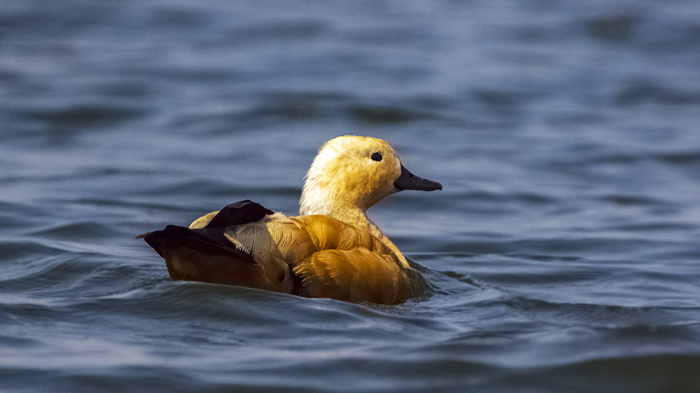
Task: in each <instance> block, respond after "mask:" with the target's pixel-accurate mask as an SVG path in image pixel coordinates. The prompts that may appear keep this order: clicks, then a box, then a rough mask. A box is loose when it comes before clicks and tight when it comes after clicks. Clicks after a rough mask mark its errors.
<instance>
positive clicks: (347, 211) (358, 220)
mask: <svg viewBox="0 0 700 393" xmlns="http://www.w3.org/2000/svg"><path fill="white" fill-rule="evenodd" d="M319 194H320V195H324V196H325V194H321V193H311V192H306V190H305V192H304V193H302V196H301V200H300V201H299V203H300V207H299V214H301V215H314V214H319V215H324V216H331V217H333V218H335V219H338V220H340V221H343V222H347V223H349V224H353V225H357V226H360V227H368V226H371V225H372V223H371V221H370V220H369V219H368V218H367V214H365V211H364V210H363V209H361V208H360V207H358V206H357V205H355V204H352V203H348V202H345V201H343V200H342V198H328V197H325V198H318V197H315V196H318V195H319Z"/></svg>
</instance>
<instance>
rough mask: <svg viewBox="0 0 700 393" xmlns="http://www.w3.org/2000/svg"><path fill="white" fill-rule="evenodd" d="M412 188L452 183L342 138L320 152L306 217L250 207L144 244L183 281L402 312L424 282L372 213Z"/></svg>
mask: <svg viewBox="0 0 700 393" xmlns="http://www.w3.org/2000/svg"><path fill="white" fill-rule="evenodd" d="M404 190H419V191H434V190H442V185H441V184H440V183H438V182H435V181H432V180H428V179H424V178H421V177H418V176H416V175H414V174H413V173H411V172H410V171H409V170H408V169H406V167H404V165H403V164H402V162H401V160H400V159H399V157H398V155H397V154H396V151H395V150H394V149H393V148H392V147H391V145H390V144H389V143H387V142H386V141H384V140H382V139H380V138H375V137H367V136H356V135H345V136H339V137H336V138H333V139H331V140H329V141H327V142H326V143H325V144H323V145H322V146H321V148H320V149H319V150H318V154H317V155H316V157H315V159H314V160H313V163H312V164H311V167H310V169H309V171H308V173H307V174H306V176H305V182H304V186H303V188H302V193H301V198H300V200H299V205H300V208H299V215H298V216H287V215H284V214H283V213H279V212H274V211H272V210H270V209H267V208H265V207H263V206H262V205H260V204H258V203H256V202H252V201H250V200H244V201H240V202H236V203H232V204H229V205H227V206H225V207H224V208H222V209H221V210H218V211H213V212H211V213H208V214H206V215H203V216H201V217H199V218H197V219H195V220H194V221H193V222H192V223H191V224H190V225H189V226H187V227H185V226H177V225H167V226H166V227H165V228H164V229H162V230H158V231H154V232H148V233H144V234H142V235H139V236H137V238H139V239H144V240H145V241H146V243H147V244H148V245H149V246H151V247H152V248H153V249H154V250H155V251H156V253H158V255H160V256H161V257H162V258H163V259H164V260H165V264H166V266H167V270H168V273H169V275H170V277H171V278H172V279H173V280H187V281H201V282H207V283H214V284H226V285H236V286H244V287H251V288H257V289H262V290H267V291H274V292H282V293H288V294H294V295H299V296H303V297H309V298H331V299H337V300H342V301H347V302H353V303H376V304H387V305H391V304H399V303H403V302H405V301H406V300H408V299H410V298H412V297H414V296H416V295H417V293H418V292H419V289H418V287H419V284H418V283H419V282H420V281H421V277H420V274H419V273H417V272H416V271H415V270H414V269H413V268H412V267H411V266H410V265H409V263H408V261H407V260H406V257H404V255H403V254H402V253H401V251H400V250H399V249H398V247H396V245H395V244H394V243H393V242H392V241H391V240H389V238H388V237H387V236H385V235H384V234H383V232H382V231H381V230H380V229H379V227H378V226H377V225H376V224H374V223H373V222H372V221H371V220H370V219H369V218H368V217H367V210H368V209H369V208H370V207H372V206H373V205H375V204H376V203H377V202H379V201H380V200H382V199H384V198H385V197H387V196H389V195H391V194H395V193H397V192H400V191H404Z"/></svg>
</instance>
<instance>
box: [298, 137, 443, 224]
mask: <svg viewBox="0 0 700 393" xmlns="http://www.w3.org/2000/svg"><path fill="white" fill-rule="evenodd" d="M441 189H442V185H441V184H440V183H437V182H434V181H431V180H427V179H423V178H420V177H418V176H415V175H414V174H413V173H411V172H410V171H409V170H408V169H406V168H405V167H404V166H403V165H402V164H401V160H400V159H399V157H398V156H397V155H396V152H395V151H394V149H393V148H392V147H391V146H390V145H389V144H388V143H386V142H385V141H383V140H381V139H379V138H372V137H364V136H354V135H346V136H340V137H337V138H334V139H331V140H330V141H328V142H326V143H325V144H324V145H323V146H322V147H321V149H320V150H319V152H318V155H317V156H316V158H315V159H314V162H313V164H311V168H310V169H309V172H308V173H307V174H306V182H305V183H304V190H303V192H302V195H301V200H300V201H299V202H300V204H301V208H300V209H299V212H300V213H301V214H327V215H331V216H336V217H337V216H338V215H339V214H340V215H342V211H341V212H339V211H338V210H348V209H359V210H360V211H362V212H364V211H366V210H367V209H369V208H370V207H371V206H372V205H374V204H375V203H377V202H379V201H380V200H381V199H382V198H384V197H385V196H387V195H390V194H393V193H395V192H399V191H401V190H421V191H433V190H441Z"/></svg>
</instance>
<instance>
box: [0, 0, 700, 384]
mask: <svg viewBox="0 0 700 393" xmlns="http://www.w3.org/2000/svg"><path fill="white" fill-rule="evenodd" d="M699 127H700V7H698V4H697V3H696V2H693V1H685V0H669V1H664V2H660V1H654V0H622V1H616V2H609V1H603V0H592V1H585V2H580V1H573V0H571V1H570V0H526V1H521V0H517V1H516V0H503V1H492V2H478V1H447V0H445V1H431V2H426V1H405V0H372V1H369V0H368V1H352V2H331V1H223V0H202V1H197V2H192V1H181V0H138V1H136V0H132V1H129V0H125V1H118V2H117V1H107V0H102V1H97V0H93V1H81V0H63V1H50V0H37V1H24V0H4V1H2V2H0V135H1V136H2V141H1V142H0V168H2V170H0V390H2V391H3V392H165V391H167V392H232V391H245V392H277V391H286V392H428V391H429V392H465V391H472V392H528V393H535V392H597V393H605V392H638V393H639V392H698V391H700V339H699V338H700V242H698V239H700V129H699ZM343 134H360V135H372V136H377V137H381V138H385V139H387V140H388V141H390V142H391V143H392V144H393V145H394V146H395V147H396V149H397V151H398V152H399V154H400V155H401V157H402V160H403V162H404V164H405V165H406V167H408V168H409V169H410V170H412V171H413V172H414V173H416V174H417V175H419V176H424V177H427V178H430V179H433V180H436V181H439V182H441V183H442V184H443V185H444V190H443V191H442V192H433V193H419V192H413V193H411V192H408V191H406V192H402V193H400V194H397V195H395V196H392V197H390V198H388V199H387V200H386V201H383V202H382V203H380V204H379V205H378V206H376V207H374V208H372V209H371V210H370V211H369V213H370V216H371V218H372V219H373V220H374V221H375V222H376V223H377V224H378V225H379V226H380V227H381V228H382V229H383V231H384V233H385V234H387V235H388V236H389V237H390V238H391V239H392V240H393V241H394V243H396V244H397V245H398V247H399V248H401V249H402V250H403V251H404V253H405V254H406V255H407V256H408V257H409V258H410V259H411V260H412V262H413V263H414V264H415V266H416V268H417V269H419V270H420V271H421V272H422V273H423V275H424V276H425V277H426V278H427V279H428V281H429V282H430V283H431V286H432V290H431V291H430V292H429V293H428V294H427V295H426V296H424V297H421V298H417V299H412V300H410V301H408V302H406V303H405V304H402V305H398V306H377V305H371V304H359V305H358V304H350V303H345V302H341V301H336V300H329V299H306V298H300V297H296V296H292V295H284V294H276V293H269V292H264V291H259V290H254V289H248V288H238V287H229V286H218V285H211V284H204V283H194V282H175V281H172V280H170V278H169V276H168V274H167V271H166V269H165V266H164V264H163V262H162V260H161V259H160V258H159V257H158V256H157V255H156V254H155V253H154V252H153V250H151V249H150V248H149V247H148V246H147V245H146V244H145V243H143V242H142V241H140V240H135V239H134V236H136V235H138V234H140V233H143V232H146V231H149V230H154V229H159V228H162V227H163V226H164V225H166V224H180V225H186V224H188V223H189V222H190V221H191V220H193V219H194V218H196V217H198V216H200V215H201V214H203V213H206V212H209V211H212V210H217V209H219V208H220V207H222V206H224V205H226V204H228V203H231V202H235V201H238V200H242V199H252V200H255V201H257V202H259V203H261V204H263V205H265V206H266V207H269V208H271V209H274V210H278V211H282V212H284V213H287V214H296V212H297V209H298V198H299V195H300V192H301V186H302V182H303V177H304V174H305V172H306V170H307V169H308V167H309V165H310V164H311V161H312V160H313V157H314V155H315V153H316V151H317V149H318V148H319V146H320V145H321V144H322V143H323V142H324V141H326V140H328V139H330V138H332V137H334V136H337V135H343Z"/></svg>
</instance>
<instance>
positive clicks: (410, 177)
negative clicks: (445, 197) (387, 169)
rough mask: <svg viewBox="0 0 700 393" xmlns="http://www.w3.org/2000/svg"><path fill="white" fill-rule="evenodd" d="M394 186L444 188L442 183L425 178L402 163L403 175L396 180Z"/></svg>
mask: <svg viewBox="0 0 700 393" xmlns="http://www.w3.org/2000/svg"><path fill="white" fill-rule="evenodd" d="M394 187H396V188H398V189H399V191H401V190H420V191H435V190H442V184H440V183H438V182H434V181H432V180H428V179H423V178H422V177H418V176H416V175H414V174H413V173H411V171H409V170H408V169H406V167H404V166H403V164H401V176H399V178H398V179H396V181H395V182H394Z"/></svg>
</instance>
